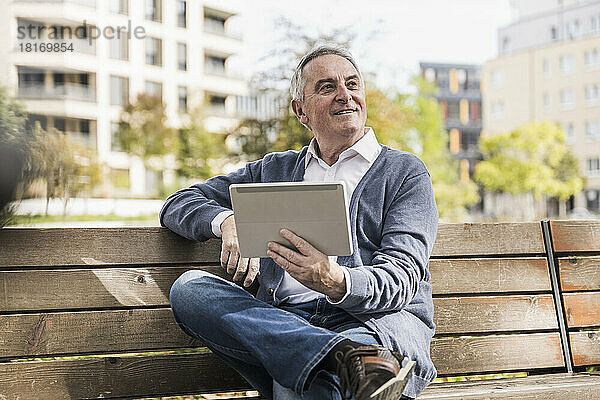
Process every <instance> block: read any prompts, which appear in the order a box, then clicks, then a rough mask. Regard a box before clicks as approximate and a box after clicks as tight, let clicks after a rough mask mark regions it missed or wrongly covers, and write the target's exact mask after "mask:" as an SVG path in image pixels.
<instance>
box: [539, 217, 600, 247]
mask: <svg viewBox="0 0 600 400" xmlns="http://www.w3.org/2000/svg"><path fill="white" fill-rule="evenodd" d="M550 229H551V231H552V242H553V246H554V251H555V252H571V251H585V252H595V251H600V221H550Z"/></svg>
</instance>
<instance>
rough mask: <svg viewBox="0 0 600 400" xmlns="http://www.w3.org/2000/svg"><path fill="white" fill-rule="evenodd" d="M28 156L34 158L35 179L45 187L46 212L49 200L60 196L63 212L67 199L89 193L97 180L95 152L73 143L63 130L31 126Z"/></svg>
mask: <svg viewBox="0 0 600 400" xmlns="http://www.w3.org/2000/svg"><path fill="white" fill-rule="evenodd" d="M30 151H31V156H32V159H33V160H35V163H36V168H35V170H34V175H35V178H37V179H40V180H42V181H43V182H44V183H45V186H46V211H45V214H46V215H48V204H49V202H50V199H54V198H62V199H63V214H66V211H67V205H68V203H69V200H70V199H71V198H73V197H75V196H77V195H78V194H80V193H82V192H87V193H90V192H91V191H92V189H93V188H94V187H95V186H96V185H97V184H99V183H100V182H101V180H102V170H101V165H100V164H99V163H98V161H97V157H96V153H95V152H94V151H92V150H90V149H88V148H86V147H84V146H82V145H80V144H76V143H73V142H71V141H70V140H69V138H68V137H67V135H65V134H64V133H62V132H60V131H57V130H53V131H52V132H46V131H44V130H42V129H41V128H40V126H39V124H38V125H37V126H36V127H35V128H34V131H33V139H32V141H31V148H30Z"/></svg>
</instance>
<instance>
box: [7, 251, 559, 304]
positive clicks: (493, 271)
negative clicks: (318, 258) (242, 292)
mask: <svg viewBox="0 0 600 400" xmlns="http://www.w3.org/2000/svg"><path fill="white" fill-rule="evenodd" d="M189 269H202V270H205V271H208V272H210V273H213V274H216V275H219V276H221V277H224V278H227V273H226V272H225V271H224V270H223V269H222V268H221V267H220V266H218V265H213V266H210V265H208V266H202V267H198V266H193V265H186V266H173V265H165V266H160V267H142V266H140V267H138V268H133V267H132V268H90V269H82V268H78V269H66V270H64V269H63V270H37V269H36V270H16V271H0V288H1V290H2V291H3V293H2V296H0V310H4V311H42V310H68V309H93V308H96V309H97V308H109V307H112V308H116V307H134V306H166V305H169V300H168V298H169V290H170V288H171V285H172V284H173V282H174V281H175V279H177V277H179V276H180V275H181V274H182V273H183V272H185V271H187V270H189ZM431 274H432V278H431V283H432V285H433V290H434V295H438V294H442V295H451V294H475V293H495V292H498V293H502V292H531V291H534V292H543V291H545V292H547V293H550V278H549V275H548V268H547V266H546V260H545V259H541V258H524V259H478V260H473V259H468V260H464V259H457V260H432V261H431Z"/></svg>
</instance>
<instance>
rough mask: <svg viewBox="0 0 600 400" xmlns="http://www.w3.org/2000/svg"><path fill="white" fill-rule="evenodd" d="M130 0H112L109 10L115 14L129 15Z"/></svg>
mask: <svg viewBox="0 0 600 400" xmlns="http://www.w3.org/2000/svg"><path fill="white" fill-rule="evenodd" d="M128 2H129V1H128V0H110V3H109V10H110V12H112V13H115V14H123V15H127V13H128V12H129V4H127V3H128Z"/></svg>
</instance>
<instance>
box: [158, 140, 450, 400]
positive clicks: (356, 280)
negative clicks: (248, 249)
mask: <svg viewBox="0 0 600 400" xmlns="http://www.w3.org/2000/svg"><path fill="white" fill-rule="evenodd" d="M306 151H307V147H304V148H303V149H302V150H301V151H299V152H298V151H286V152H283V153H271V154H268V155H266V156H265V157H264V158H263V159H262V160H259V161H255V162H251V163H248V164H247V165H246V166H245V167H244V168H241V169H240V170H238V171H236V172H233V173H231V174H229V175H224V176H217V177H214V178H211V179H209V180H208V181H206V182H204V183H200V184H196V185H193V186H191V187H190V188H187V189H183V190H180V191H178V192H176V193H174V194H173V195H171V196H170V197H169V198H168V199H167V201H166V202H165V204H164V206H163V208H162V210H161V212H160V221H161V224H162V225H164V226H166V227H168V228H169V229H171V230H173V231H174V232H176V233H178V234H180V235H182V236H184V237H186V238H188V239H192V240H207V239H209V238H214V237H215V236H214V234H213V232H212V229H211V221H212V220H213V219H214V218H215V217H216V216H217V214H219V213H220V212H222V211H225V210H228V209H229V210H230V209H231V200H230V197H229V185H230V184H232V183H249V182H284V181H302V180H303V178H304V159H305V157H306ZM350 218H351V219H350V225H351V227H352V239H353V245H354V253H353V254H352V255H351V256H344V257H338V263H339V264H340V265H344V266H347V267H348V272H349V276H350V294H349V295H348V296H347V297H346V299H345V300H344V301H343V302H341V303H339V304H337V306H338V307H341V308H343V309H344V310H346V311H347V312H349V313H351V314H352V315H354V316H355V317H356V318H358V319H360V320H361V321H363V322H364V323H365V324H366V325H367V326H369V327H370V328H372V329H373V330H375V332H377V333H378V335H379V338H380V339H381V341H382V342H383V345H384V346H385V347H387V348H390V349H394V350H396V351H398V352H400V353H402V354H404V355H405V356H408V357H409V358H411V359H413V360H415V361H417V366H416V368H415V371H414V374H413V376H412V377H411V379H410V381H409V383H408V385H407V387H406V389H405V390H404V395H406V396H410V397H417V396H418V395H419V393H421V391H422V390H423V389H425V387H426V386H427V385H428V384H429V383H430V382H431V381H433V380H434V379H435V377H436V375H437V373H436V370H435V367H434V365H433V363H432V361H431V357H430V353H429V347H430V343H431V338H432V336H433V334H434V331H435V325H434V323H433V301H432V296H431V285H430V284H429V256H430V254H431V251H432V248H433V244H434V241H435V235H436V233H437V223H438V212H437V208H436V205H435V199H434V195H433V189H432V186H431V178H430V176H429V173H428V171H427V169H426V168H425V165H424V164H423V163H422V162H421V161H420V160H419V159H418V158H417V157H415V156H414V155H412V154H410V153H407V152H402V151H398V150H394V149H391V148H389V147H387V146H382V151H381V153H380V154H379V156H378V157H377V159H376V160H375V162H374V163H373V165H372V166H371V168H369V170H368V171H367V173H366V174H365V176H364V177H363V178H362V180H361V181H360V182H359V184H358V186H357V187H356V189H355V190H354V193H353V195H352V199H351V201H350ZM283 274H284V271H283V269H281V268H280V267H279V266H278V265H277V264H275V263H274V262H273V261H272V260H271V259H269V258H262V259H261V265H260V275H259V276H258V281H259V284H260V286H259V289H258V293H257V295H256V297H257V298H258V299H260V300H263V301H266V302H267V303H269V304H273V305H278V304H279V300H278V299H277V298H276V297H275V292H276V291H277V288H278V287H279V285H280V283H281V281H282V279H283ZM269 289H272V290H269Z"/></svg>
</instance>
